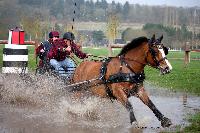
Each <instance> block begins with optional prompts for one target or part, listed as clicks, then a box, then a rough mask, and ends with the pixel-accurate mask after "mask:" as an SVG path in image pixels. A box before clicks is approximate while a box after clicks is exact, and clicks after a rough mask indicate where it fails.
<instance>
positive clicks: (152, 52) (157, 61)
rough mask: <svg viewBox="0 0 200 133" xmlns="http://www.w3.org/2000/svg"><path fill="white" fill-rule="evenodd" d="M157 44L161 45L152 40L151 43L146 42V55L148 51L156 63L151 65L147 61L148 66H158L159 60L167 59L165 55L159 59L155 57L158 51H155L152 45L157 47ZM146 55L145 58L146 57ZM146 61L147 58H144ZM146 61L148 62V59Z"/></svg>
mask: <svg viewBox="0 0 200 133" xmlns="http://www.w3.org/2000/svg"><path fill="white" fill-rule="evenodd" d="M158 45H161V44H160V43H157V42H154V43H153V44H152V43H148V46H149V51H148V52H147V57H148V53H150V54H151V56H152V58H153V61H154V63H155V64H156V65H155V66H153V65H151V64H150V63H148V65H150V66H152V67H155V68H159V66H160V62H162V61H164V60H166V59H167V57H163V58H161V59H160V60H158V59H157V58H156V56H157V54H158V52H156V51H155V50H154V47H157V48H158ZM161 47H162V48H164V46H163V45H161ZM147 57H146V59H147ZM146 61H147V60H146ZM147 62H148V61H147Z"/></svg>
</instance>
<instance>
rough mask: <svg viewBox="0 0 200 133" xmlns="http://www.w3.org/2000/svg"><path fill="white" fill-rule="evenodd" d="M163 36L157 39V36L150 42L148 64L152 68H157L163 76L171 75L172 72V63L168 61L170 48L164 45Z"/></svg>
mask: <svg viewBox="0 0 200 133" xmlns="http://www.w3.org/2000/svg"><path fill="white" fill-rule="evenodd" d="M162 39H163V35H162V36H161V37H160V38H158V39H156V38H155V35H153V37H152V38H151V39H149V41H148V45H149V50H148V53H147V62H148V63H149V65H150V66H153V67H156V68H158V69H159V70H160V72H161V74H166V73H169V72H170V71H171V70H172V66H171V64H170V62H169V61H168V60H167V57H166V55H167V54H168V48H167V47H165V46H164V45H163V44H162Z"/></svg>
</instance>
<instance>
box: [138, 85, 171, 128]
mask: <svg viewBox="0 0 200 133" xmlns="http://www.w3.org/2000/svg"><path fill="white" fill-rule="evenodd" d="M137 94H138V97H139V98H140V100H141V101H142V102H143V103H144V104H146V105H147V106H148V107H149V108H150V109H151V110H152V111H153V113H154V114H155V116H156V117H157V118H158V120H159V121H161V126H162V127H169V126H170V125H172V122H171V120H170V119H168V118H166V117H164V115H163V114H162V113H161V112H160V111H159V110H158V109H157V108H156V106H155V105H154V104H153V102H152V101H151V100H150V99H149V97H148V95H147V93H146V91H145V90H144V87H143V86H141V87H140V88H138V92H137Z"/></svg>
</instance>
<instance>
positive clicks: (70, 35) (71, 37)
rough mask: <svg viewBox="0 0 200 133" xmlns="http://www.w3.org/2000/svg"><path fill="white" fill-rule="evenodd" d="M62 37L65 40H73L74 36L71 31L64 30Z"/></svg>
mask: <svg viewBox="0 0 200 133" xmlns="http://www.w3.org/2000/svg"><path fill="white" fill-rule="evenodd" d="M63 39H67V40H71V41H72V40H74V39H75V36H74V34H73V33H72V32H66V33H65V34H64V35H63Z"/></svg>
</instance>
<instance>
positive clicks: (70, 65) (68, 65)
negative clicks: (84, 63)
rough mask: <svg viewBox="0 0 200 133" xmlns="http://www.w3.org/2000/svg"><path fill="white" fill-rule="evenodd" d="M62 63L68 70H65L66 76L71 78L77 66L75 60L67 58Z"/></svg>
mask: <svg viewBox="0 0 200 133" xmlns="http://www.w3.org/2000/svg"><path fill="white" fill-rule="evenodd" d="M61 65H62V67H63V68H64V69H65V70H66V72H65V73H66V76H67V77H69V78H71V76H72V75H73V73H74V70H75V67H76V65H75V63H74V61H73V60H71V59H69V58H66V59H65V60H63V61H62V62H61Z"/></svg>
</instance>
